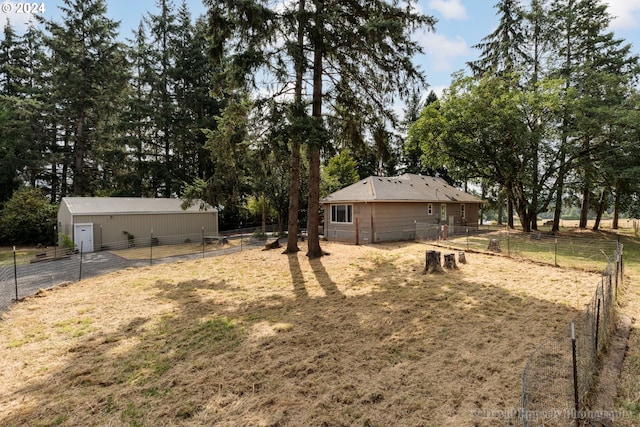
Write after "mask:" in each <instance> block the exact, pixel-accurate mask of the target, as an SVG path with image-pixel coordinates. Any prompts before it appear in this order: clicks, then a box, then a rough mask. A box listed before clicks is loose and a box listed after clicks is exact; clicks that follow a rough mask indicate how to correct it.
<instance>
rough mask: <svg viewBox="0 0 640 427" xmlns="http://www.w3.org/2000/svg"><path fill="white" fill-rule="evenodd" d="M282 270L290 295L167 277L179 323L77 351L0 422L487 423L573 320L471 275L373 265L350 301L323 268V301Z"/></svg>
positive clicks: (25, 392) (298, 274)
mask: <svg viewBox="0 0 640 427" xmlns="http://www.w3.org/2000/svg"><path fill="white" fill-rule="evenodd" d="M288 262H289V270H290V274H291V283H292V293H293V295H292V297H291V298H289V297H280V298H277V299H273V298H268V297H267V295H265V298H259V299H253V300H251V299H247V300H245V299H244V297H243V296H242V295H241V294H242V293H243V292H247V289H241V288H238V287H233V286H229V285H228V284H227V283H225V282H224V281H222V280H221V281H210V280H189V281H184V282H179V283H171V282H169V281H167V280H158V281H157V283H156V288H157V289H158V292H159V297H160V299H164V300H168V301H170V302H171V303H172V304H173V306H174V309H173V310H171V311H167V312H165V313H164V314H162V315H159V316H154V317H150V318H145V317H143V316H140V317H136V318H135V319H133V320H131V321H130V322H128V323H127V324H125V325H122V326H121V327H120V328H119V329H118V330H117V331H116V332H114V333H109V334H107V333H101V332H98V333H95V334H92V335H90V336H87V337H86V338H84V339H79V340H78V343H77V345H76V346H74V347H73V349H72V350H70V352H69V357H68V359H67V360H66V361H65V362H64V364H63V365H62V366H57V367H55V368H54V369H51V370H49V371H47V372H43V373H42V375H41V376H39V377H37V378H31V379H30V381H29V383H28V384H27V385H25V387H23V388H22V389H20V390H17V391H16V392H15V393H14V394H13V395H12V396H9V397H8V398H9V400H10V401H12V402H20V401H22V403H21V404H18V403H14V404H15V405H16V406H15V409H14V410H13V412H11V415H9V416H6V417H4V418H3V419H0V424H2V425H7V426H18V425H56V424H61V425H116V424H117V425H121V424H125V425H158V424H163V425H217V424H219V425H237V426H243V425H247V426H248V425H273V426H275V425H282V426H285V425H291V426H300V425H460V426H467V425H468V426H471V425H477V426H491V425H496V422H497V420H496V419H490V418H482V417H478V416H474V415H473V414H475V413H477V411H478V410H482V409H485V410H487V411H492V410H493V411H500V410H501V411H508V410H510V409H511V408H512V404H513V403H514V402H515V399H516V398H517V397H518V395H519V392H520V375H521V373H522V368H523V365H524V361H525V358H526V356H527V355H528V354H529V353H530V352H531V351H532V350H533V349H534V348H535V345H536V344H537V343H538V342H539V341H540V340H541V339H543V338H544V337H545V336H546V335H548V334H549V333H551V332H552V331H553V330H555V329H557V328H558V327H564V326H566V322H567V321H568V320H569V319H571V318H572V317H573V316H574V315H575V313H576V312H575V310H572V309H569V308H567V307H566V306H564V305H557V304H554V303H551V302H549V301H545V300H540V299H536V298H532V297H527V296H522V295H516V294H513V293H511V292H508V291H506V290H505V289H503V288H500V287H498V286H491V285H487V284H481V283H475V282H469V281H464V280H462V278H463V277H464V276H465V270H464V268H461V269H460V270H459V271H456V272H451V273H449V274H444V275H432V276H425V275H422V273H421V268H419V267H418V268H417V269H416V270H417V271H414V272H412V273H407V272H406V271H404V270H400V269H397V268H396V269H391V271H390V272H388V275H389V277H387V278H384V277H382V278H381V277H380V273H379V271H377V270H376V269H375V268H363V269H362V274H363V276H362V277H361V278H360V279H361V281H362V283H367V284H372V283H374V284H376V285H375V286H374V289H372V290H371V291H370V292H367V293H366V294H362V295H358V296H345V295H346V291H348V290H349V289H350V287H351V286H352V284H349V283H346V284H345V283H343V282H342V281H339V280H338V279H337V278H338V277H339V275H340V272H339V271H327V270H326V268H325V267H324V265H323V264H322V262H321V260H319V259H318V260H312V261H309V263H310V267H311V269H312V271H313V274H314V276H315V278H316V280H317V282H318V284H319V286H321V287H322V289H323V290H324V291H325V296H323V297H317V298H310V297H309V293H308V292H307V290H306V287H305V281H304V276H303V273H302V268H301V266H300V263H299V260H298V258H297V256H296V255H295V254H294V255H290V256H289V257H288ZM399 275H404V276H406V277H405V279H406V280H405V281H404V282H403V283H402V284H398V283H395V282H394V281H392V280H389V278H390V277H391V276H399ZM385 279H387V280H385ZM338 283H340V287H339V286H338ZM341 289H342V290H341ZM336 296H340V298H336ZM236 297H238V298H236ZM237 299H239V300H240V302H236V300H237ZM474 411H475V412H474Z"/></svg>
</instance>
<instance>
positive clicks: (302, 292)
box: [286, 253, 309, 298]
mask: <svg viewBox="0 0 640 427" xmlns="http://www.w3.org/2000/svg"><path fill="white" fill-rule="evenodd" d="M286 255H287V259H288V261H289V274H291V283H292V285H293V293H294V295H295V296H296V298H309V293H308V292H307V288H306V287H305V280H304V274H302V269H301V268H300V261H299V260H298V253H288V254H286Z"/></svg>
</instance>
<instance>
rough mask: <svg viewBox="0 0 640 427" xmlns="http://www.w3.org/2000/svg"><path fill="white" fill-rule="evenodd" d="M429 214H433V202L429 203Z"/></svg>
mask: <svg viewBox="0 0 640 427" xmlns="http://www.w3.org/2000/svg"><path fill="white" fill-rule="evenodd" d="M427 215H433V203H429V204H428V205H427Z"/></svg>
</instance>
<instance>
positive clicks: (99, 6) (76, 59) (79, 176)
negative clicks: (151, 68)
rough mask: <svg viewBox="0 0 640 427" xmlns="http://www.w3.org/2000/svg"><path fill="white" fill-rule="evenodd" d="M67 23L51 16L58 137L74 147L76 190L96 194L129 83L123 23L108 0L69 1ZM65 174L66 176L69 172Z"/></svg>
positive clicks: (49, 43)
mask: <svg viewBox="0 0 640 427" xmlns="http://www.w3.org/2000/svg"><path fill="white" fill-rule="evenodd" d="M60 10H61V11H62V14H63V18H62V22H54V21H47V22H46V27H47V29H48V31H49V33H50V35H49V36H47V37H46V38H45V41H46V44H47V47H48V48H49V49H50V50H51V55H52V58H51V60H52V87H53V89H54V93H53V96H54V99H55V102H56V104H57V108H58V110H59V111H58V116H59V120H60V122H59V123H58V126H57V128H58V129H60V133H59V134H58V138H59V139H61V140H63V141H64V145H67V144H69V145H70V147H71V148H72V152H73V162H72V163H71V165H69V166H70V168H71V169H72V171H73V190H72V192H73V194H74V195H77V196H83V195H88V194H93V193H95V191H96V190H97V189H99V188H100V186H101V185H102V184H101V182H100V181H99V180H100V178H102V176H101V174H100V173H97V172H98V171H100V170H101V168H102V167H103V166H104V164H101V159H99V158H98V156H97V155H96V154H97V152H98V150H99V146H100V145H101V144H103V145H104V144H107V143H109V142H110V141H109V139H110V135H111V132H110V129H109V125H110V123H111V121H112V119H113V118H114V117H115V115H116V113H117V112H118V111H119V109H120V105H121V95H122V93H123V90H124V89H125V87H126V83H127V77H128V76H127V72H128V70H127V64H126V58H125V52H124V47H123V46H122V45H121V44H120V43H119V42H117V36H118V33H117V29H118V25H119V24H118V23H117V22H115V21H112V20H110V19H108V18H107V17H106V5H105V3H104V1H103V0H87V1H78V0H63V6H60ZM63 178H64V177H63Z"/></svg>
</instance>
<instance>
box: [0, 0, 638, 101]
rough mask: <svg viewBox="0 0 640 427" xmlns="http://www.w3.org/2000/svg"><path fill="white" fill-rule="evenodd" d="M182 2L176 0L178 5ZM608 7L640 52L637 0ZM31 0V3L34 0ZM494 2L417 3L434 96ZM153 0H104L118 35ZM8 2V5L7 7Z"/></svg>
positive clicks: (55, 0) (11, 0)
mask: <svg viewBox="0 0 640 427" xmlns="http://www.w3.org/2000/svg"><path fill="white" fill-rule="evenodd" d="M181 1H182V0H174V2H175V3H176V4H180V3H181ZM525 1H526V0H525ZM605 1H606V3H608V4H609V11H610V13H611V14H612V15H613V16H614V17H615V19H614V20H613V22H612V25H611V29H612V30H613V31H614V32H615V34H616V37H618V38H622V39H624V40H626V41H627V43H630V44H632V46H633V51H634V52H635V53H637V54H640V0H605ZM32 2H33V0H31V2H30V3H32ZM18 3H22V4H25V2H18V1H15V0H0V23H2V25H4V23H5V22H6V19H7V16H8V15H7V14H6V13H4V12H3V10H5V8H6V9H11V10H12V11H13V12H14V13H12V14H10V15H9V17H10V18H11V22H12V24H13V25H14V26H15V27H17V28H21V27H22V28H23V27H24V25H26V24H25V23H26V22H27V20H28V18H29V15H28V14H25V13H21V14H18V13H15V12H16V11H17V10H18ZM36 3H37V4H38V5H44V9H45V12H44V15H45V16H46V17H47V18H54V19H57V18H58V17H59V16H60V13H59V9H58V6H59V5H60V4H61V3H62V2H61V1H60V0H43V1H36ZM495 3H496V0H419V1H418V2H417V7H418V8H419V9H420V11H421V12H422V13H425V14H428V15H432V16H434V17H436V18H437V19H438V23H437V25H436V30H435V32H420V33H418V34H416V37H417V38H418V40H419V41H420V42H421V44H422V45H423V47H424V50H425V53H424V55H420V56H419V57H416V58H415V61H416V63H419V64H420V66H421V67H422V69H423V70H424V71H425V72H426V74H427V82H428V83H429V85H430V88H431V89H433V90H434V91H435V92H436V93H437V94H438V95H439V94H440V93H441V92H442V89H443V88H445V87H447V86H448V85H449V83H450V81H451V74H452V73H453V72H455V71H457V70H460V69H463V68H464V67H465V63H466V62H467V61H470V60H473V59H475V58H476V57H477V55H478V52H477V51H476V50H475V49H473V48H472V46H474V45H475V44H477V43H479V42H480V41H481V39H482V38H483V37H485V36H486V35H488V34H490V33H491V32H492V31H493V29H494V28H495V26H496V25H497V17H496V15H495V13H496V10H495V8H494V5H495ZM155 4H156V2H155V0H107V7H108V14H109V16H110V17H111V18H113V19H115V20H118V21H121V35H122V36H123V37H129V36H130V35H131V29H132V28H135V27H137V25H138V23H139V22H140V18H141V17H142V16H143V15H144V14H146V13H147V12H148V11H153V12H155V11H156V6H155ZM187 4H188V5H189V7H190V9H191V12H192V13H193V15H194V16H196V15H200V14H202V13H204V11H205V8H204V6H203V5H202V1H201V0H188V1H187ZM8 5H11V7H9V6H8Z"/></svg>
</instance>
